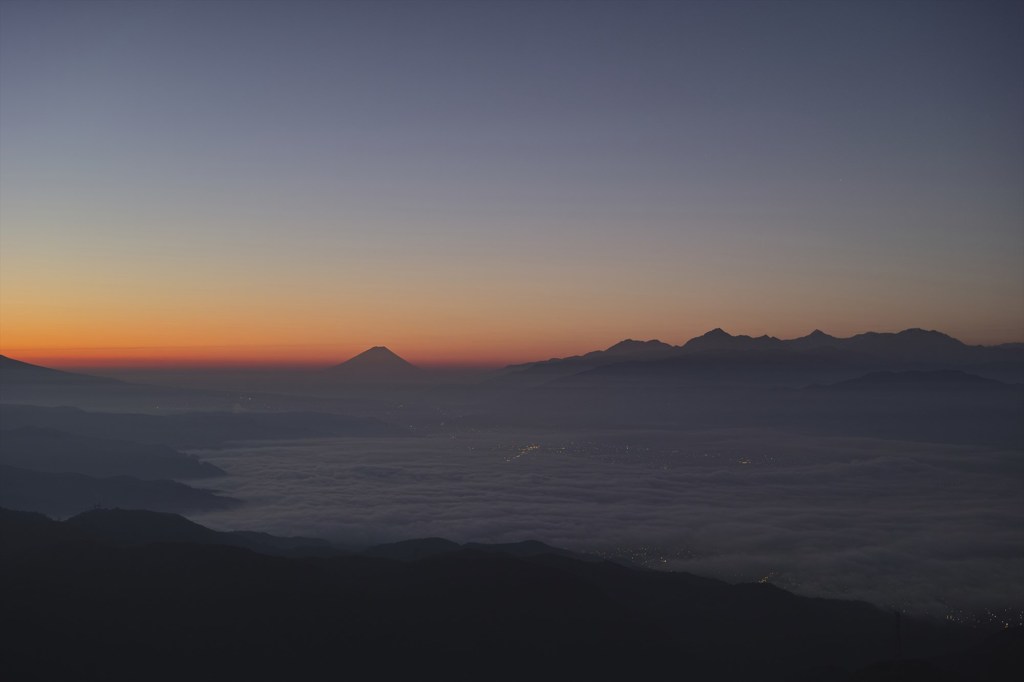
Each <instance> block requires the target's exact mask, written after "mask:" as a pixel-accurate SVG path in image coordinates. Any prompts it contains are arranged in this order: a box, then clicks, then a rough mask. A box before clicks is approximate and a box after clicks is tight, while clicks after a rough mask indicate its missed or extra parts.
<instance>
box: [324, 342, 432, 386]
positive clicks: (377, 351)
mask: <svg viewBox="0 0 1024 682" xmlns="http://www.w3.org/2000/svg"><path fill="white" fill-rule="evenodd" d="M328 371H329V372H331V373H332V374H333V375H334V376H336V377H341V378H344V379H346V380H348V381H359V382H367V383H377V382H401V381H422V380H423V379H424V375H425V372H424V371H423V370H422V369H420V368H419V367H417V366H415V365H413V364H412V363H410V362H408V361H407V360H405V359H403V358H401V357H399V356H398V355H396V354H395V353H393V352H392V351H391V350H390V349H388V348H387V347H386V346H374V347H373V348H370V349H369V350H365V351H363V352H362V353H360V354H359V355H357V356H355V357H354V358H351V359H349V360H346V361H345V362H343V363H341V364H339V365H334V366H333V367H330V368H328Z"/></svg>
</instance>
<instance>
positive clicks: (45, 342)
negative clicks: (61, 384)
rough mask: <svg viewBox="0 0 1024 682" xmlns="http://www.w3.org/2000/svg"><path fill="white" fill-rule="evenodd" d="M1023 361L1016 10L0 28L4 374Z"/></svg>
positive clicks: (716, 11)
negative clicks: (728, 354)
mask: <svg viewBox="0 0 1024 682" xmlns="http://www.w3.org/2000/svg"><path fill="white" fill-rule="evenodd" d="M717 326H720V327H723V328H725V329H726V330H728V331H730V332H733V333H749V334H755V335H760V334H762V333H768V334H772V335H776V336H781V337H792V336H799V335H803V334H806V333H807V332H809V331H811V330H812V329H813V328H815V327H819V328H821V329H824V330H825V331H828V332H830V333H833V334H836V335H849V334H853V333H857V332H862V331H866V330H869V329H870V330H878V331H894V330H899V329H903V328H906V327H924V328H934V329H940V330H943V331H946V332H947V333H950V334H953V335H954V336H957V337H958V338H961V339H963V340H964V341H967V342H971V343H995V342H1003V341H1011V340H1024V4H1022V3H1017V2H1011V3H1002V4H988V3H984V2H942V3H931V2H893V3H883V2H868V3H865V2H806V3H800V2H770V1H767V0H766V1H762V2H753V3H744V2H715V3H702V2H627V3H616V2H586V3H584V2H508V3H501V2H483V3H470V2H415V3H411V2H410V3H407V2H375V3H358V2H301V1H300V2H295V1H289V2H281V3H277V2H253V1H245V2H242V1H238V2H229V1H224V2H156V1H153V0H150V1H147V2H101V1H98V0H92V1H90V2H68V3H58V2H12V1H9V0H4V1H3V2H0V352H3V353H5V354H8V355H12V356H14V357H18V358H21V359H26V360H31V361H44V362H50V363H51V364H56V365H58V366H60V365H62V364H63V365H76V364H77V365H83V364H93V363H95V364H104V363H106V364H118V363H122V364H140V363H141V364H146V363H158V362H162V363H167V362H172V363H174V362H177V363H193V364H194V363H199V362H227V361H232V362H263V361H266V362H296V363H301V362H336V361H340V360H342V359H345V358H346V357H348V356H351V355H353V354H355V353H356V352H358V351H360V350H363V349H365V348H366V347H368V346H371V345H387V346H389V347H391V348H392V349H393V350H395V351H396V352H398V353H400V354H401V355H403V356H404V357H407V358H408V359H410V360H412V361H414V362H420V363H424V364H429V363H451V362H475V363H498V364H500V363H503V362H511V361H523V360H531V359H538V358H542V357H549V356H554V355H568V354H573V353H578V352H584V351H588V350H593V349H594V348H598V347H604V346H608V345H610V344H611V343H614V342H615V341H617V340H619V339H622V338H625V337H633V338H660V339H662V340H664V341H669V342H673V343H681V342H682V341H684V340H685V339H687V338H690V337H692V336H695V335H697V334H700V333H703V332H705V331H707V330H708V329H710V328H712V327H717Z"/></svg>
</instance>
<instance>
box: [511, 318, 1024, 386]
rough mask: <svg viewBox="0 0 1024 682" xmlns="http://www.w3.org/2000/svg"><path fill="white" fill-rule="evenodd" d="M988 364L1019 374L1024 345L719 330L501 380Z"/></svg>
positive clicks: (848, 374) (799, 373) (522, 370)
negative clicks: (677, 343)
mask: <svg viewBox="0 0 1024 682" xmlns="http://www.w3.org/2000/svg"><path fill="white" fill-rule="evenodd" d="M986 364H991V365H1004V367H1003V369H1006V367H1005V366H1009V368H1010V369H1011V370H1015V371H1018V372H1019V371H1020V369H1021V367H1024V348H1021V347H1019V345H1018V344H1003V345H1001V346H970V345H967V344H964V343H962V342H961V341H959V340H957V339H955V338H953V337H951V336H949V335H947V334H944V333H942V332H939V331H934V330H924V329H916V328H915V329H906V330H903V331H901V332H865V333H863V334H857V335H854V336H851V337H846V338H840V337H835V336H832V335H830V334H827V333H825V332H823V331H821V330H818V329H815V330H814V331H813V332H811V333H810V334H808V335H806V336H802V337H798V338H795V339H779V338H776V337H773V336H767V335H763V336H759V337H752V336H747V335H732V334H729V333H728V332H726V331H724V330H723V329H721V328H716V329H713V330H711V331H709V332H707V333H706V334H703V335H701V336H698V337H695V338H693V339H690V340H689V341H687V342H686V343H684V344H682V345H680V346H673V345H670V344H666V343H664V342H661V341H657V340H652V341H633V340H628V339H627V340H626V341H622V342H620V343H617V344H615V345H613V346H611V347H609V348H607V349H605V350H602V351H593V352H590V353H586V354H583V355H576V356H571V357H567V358H552V359H550V360H544V361H539V362H534V363H525V364H519V365H511V366H509V367H506V368H505V370H503V371H502V372H501V373H500V374H499V375H497V377H496V378H495V379H494V381H496V382H500V383H506V384H516V383H519V384H526V385H529V384H533V385H539V384H541V383H547V382H551V381H556V382H559V383H562V382H565V381H575V379H574V377H577V376H579V377H586V378H587V379H588V380H589V379H593V378H601V379H603V378H606V377H607V378H613V379H616V380H617V379H619V378H623V377H633V376H634V375H644V376H645V378H651V377H655V376H665V375H671V374H673V373H679V372H683V373H685V374H692V373H693V372H697V373H698V374H700V375H701V379H702V380H713V379H714V377H715V376H719V375H721V373H722V372H726V373H731V374H733V375H736V376H739V377H742V376H750V372H751V371H752V370H753V369H754V368H757V369H758V371H760V372H761V374H762V375H765V376H766V377H767V375H769V374H771V375H775V374H779V373H781V372H784V371H791V372H793V375H792V377H791V378H792V380H793V381H794V382H796V383H798V384H799V383H801V382H803V381H805V380H818V379H821V380H826V381H837V380H842V379H844V378H853V376H856V375H859V374H863V373H864V372H869V371H880V370H903V369H913V368H922V369H935V368H949V369H959V368H964V367H972V366H979V365H986ZM787 368H788V369H787ZM826 369H827V370H828V371H824V370H826ZM766 370H770V371H766Z"/></svg>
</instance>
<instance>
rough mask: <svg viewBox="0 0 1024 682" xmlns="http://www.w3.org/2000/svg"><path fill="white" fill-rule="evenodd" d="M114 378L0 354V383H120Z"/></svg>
mask: <svg viewBox="0 0 1024 682" xmlns="http://www.w3.org/2000/svg"><path fill="white" fill-rule="evenodd" d="M120 383H121V382H120V381H117V380H116V379H107V378H104V377H94V376H91V375H89V374H77V373H75V372H63V371H61V370H58V369H50V368H49V367H43V366H41V365H33V364H30V363H28V362H22V361H21V360H15V359H14V358H9V357H7V356H6V355H0V385H5V384H76V385H78V384H120Z"/></svg>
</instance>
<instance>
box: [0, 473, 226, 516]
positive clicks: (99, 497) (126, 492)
mask: <svg viewBox="0 0 1024 682" xmlns="http://www.w3.org/2000/svg"><path fill="white" fill-rule="evenodd" d="M238 504H239V501H238V500H235V499H233V498H230V497H225V496H223V495H218V494H217V493H216V492H213V491H209V490H199V489H196V488H192V487H189V486H187V485H185V484H184V483H179V482H177V481H169V480H143V479H140V478H136V477H134V476H102V477H101V476H87V475H84V474H76V473H66V472H43V471H31V470H29V469H22V468H20V467H12V466H4V465H0V506H3V507H7V508H9V509H20V510H24V511H33V512H39V513H42V514H48V515H52V516H59V517H65V516H71V515H72V514H78V513H80V512H83V511H85V510H87V509H92V508H93V507H97V506H101V507H128V508H132V509H150V510H153V511H165V512H175V513H178V512H180V513H189V512H197V511H213V510H217V509H229V508H231V507H234V506H237V505H238Z"/></svg>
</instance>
